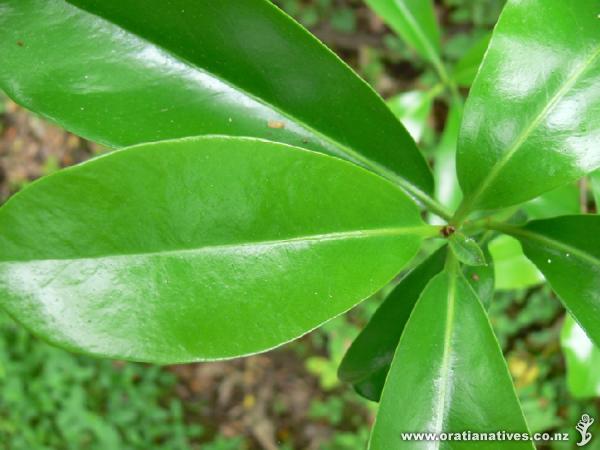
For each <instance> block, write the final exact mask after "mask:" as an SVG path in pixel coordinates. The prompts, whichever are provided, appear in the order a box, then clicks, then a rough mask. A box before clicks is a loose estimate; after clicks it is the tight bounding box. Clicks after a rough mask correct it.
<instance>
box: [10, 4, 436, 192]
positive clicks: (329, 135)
mask: <svg viewBox="0 0 600 450" xmlns="http://www.w3.org/2000/svg"><path fill="white" fill-rule="evenodd" d="M0 60H1V61H2V64H1V65H0V88H2V89H4V90H5V91H6V93H7V94H8V95H9V96H11V97H12V98H13V99H14V100H15V101H17V102H18V103H20V104H22V105H24V106H25V107H27V108H29V109H31V110H33V111H35V112H37V113H39V114H42V115H43V116H45V117H47V118H49V119H52V120H54V121H56V122H57V123H59V124H60V125H62V126H64V127H65V128H67V129H69V130H70V131H73V132H75V133H76V134H79V135H81V136H83V137H85V138H88V139H91V140H93V141H97V142H100V143H102V144H105V145H107V146H110V147H122V146H127V145H133V144H138V143H143V142H150V141H158V140H164V139H172V138H180V137H187V136H197V135H206V134H212V135H214V134H221V135H231V136H252V137H259V138H264V139H268V140H271V141H277V142H283V143H288V144H292V145H296V146H300V147H303V148H308V149H310V150H315V151H319V152H323V153H326V154H329V155H335V156H338V157H341V158H344V159H346V160H349V161H352V162H354V163H356V164H359V165H361V166H363V167H366V168H369V169H370V170H373V171H376V172H378V173H382V174H383V173H384V174H385V175H386V176H387V177H388V178H390V179H393V180H395V181H396V182H397V183H399V184H401V185H402V186H404V188H405V189H407V190H410V191H411V192H412V195H414V196H417V197H423V194H424V193H431V192H432V191H433V182H432V177H431V173H430V171H429V168H428V167H427V164H426V162H425V160H424V158H423V157H422V155H421V154H420V152H419V151H418V149H417V147H416V145H415V143H414V142H413V140H412V139H411V138H410V136H409V135H408V133H407V132H406V130H405V129H404V127H402V125H401V124H400V123H398V121H397V120H396V119H395V117H394V116H393V114H391V113H390V111H389V109H388V108H387V107H386V106H385V103H384V102H383V101H382V100H381V98H379V97H378V96H377V94H376V93H375V92H374V91H373V90H372V89H371V88H370V87H369V86H368V85H367V84H366V83H365V82H364V81H362V80H361V79H360V78H359V77H358V76H357V75H356V74H355V73H353V72H352V71H351V70H350V69H349V68H348V66H347V65H345V64H344V63H343V62H342V61H341V60H340V59H339V58H337V57H336V56H335V55H334V54H333V53H332V52H331V51H329V50H328V49H327V48H325V47H324V46H323V45H322V44H321V43H320V42H318V41H317V40H316V39H315V38H314V37H313V36H311V35H310V34H309V33H308V32H307V31H306V30H304V29H303V28H302V27H300V26H299V25H298V24H297V23H296V22H294V21H293V20H292V19H290V18H289V17H288V16H286V15H285V14H284V13H283V12H281V10H279V9H278V8H277V7H275V6H274V5H273V4H272V3H271V2H270V1H267V0H219V1H218V2H215V1H213V0H196V1H190V0H170V1H168V2H165V1H162V0H122V1H119V2H112V1H108V2H102V1H97V0H69V1H65V0H0Z"/></svg>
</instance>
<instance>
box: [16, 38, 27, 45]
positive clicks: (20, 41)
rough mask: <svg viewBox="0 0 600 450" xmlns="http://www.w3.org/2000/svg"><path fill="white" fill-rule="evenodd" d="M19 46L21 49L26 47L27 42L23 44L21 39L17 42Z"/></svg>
mask: <svg viewBox="0 0 600 450" xmlns="http://www.w3.org/2000/svg"><path fill="white" fill-rule="evenodd" d="M17 45H18V46H19V47H25V42H23V41H22V40H20V39H19V40H18V41H17Z"/></svg>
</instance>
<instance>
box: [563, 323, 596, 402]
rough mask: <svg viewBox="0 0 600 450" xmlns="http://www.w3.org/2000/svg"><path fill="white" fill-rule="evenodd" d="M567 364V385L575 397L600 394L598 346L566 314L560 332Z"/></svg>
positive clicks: (591, 396) (589, 396) (590, 396)
mask: <svg viewBox="0 0 600 450" xmlns="http://www.w3.org/2000/svg"><path fill="white" fill-rule="evenodd" d="M560 344H561V347H562V350H563V353H564V354H565V360H566V364H567V386H568V388H569V391H570V392H571V394H572V395H573V396H574V397H576V398H593V397H598V396H600V348H598V347H597V346H595V345H594V343H593V342H592V341H591V340H590V338H589V337H588V336H587V335H586V334H585V331H583V328H581V327H580V326H579V325H577V322H575V321H574V320H573V318H572V317H571V316H570V315H568V314H567V316H566V317H565V323H564V325H563V328H562V331H561V334H560Z"/></svg>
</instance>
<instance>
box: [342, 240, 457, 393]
mask: <svg viewBox="0 0 600 450" xmlns="http://www.w3.org/2000/svg"><path fill="white" fill-rule="evenodd" d="M445 259H446V248H445V247H444V248H443V249H441V250H438V251H437V252H436V253H434V254H433V255H432V256H430V257H429V258H428V259H427V260H426V261H425V262H423V263H422V264H421V265H420V266H418V267H417V268H416V269H414V270H413V271H412V272H410V273H409V274H408V275H406V276H405V277H404V278H403V279H402V281H401V282H400V284H398V286H396V287H395V288H394V290H393V291H392V292H391V293H390V295H389V296H388V297H387V298H386V299H385V301H384V302H383V304H382V305H381V306H380V307H379V309H378V310H377V311H376V312H375V314H374V315H373V317H372V318H371V320H370V321H369V323H368V324H367V326H366V327H365V328H364V330H362V332H361V333H360V335H359V336H358V337H357V338H356V339H355V340H354V342H353V343H352V345H351V346H350V348H349V349H348V352H347V353H346V355H345V356H344V359H343V361H342V364H341V365H340V369H339V372H338V373H339V377H340V379H341V380H342V381H346V382H349V383H355V384H356V383H359V384H360V383H363V382H366V383H367V384H366V385H363V386H364V388H363V390H364V391H365V393H367V394H369V393H370V392H372V396H371V395H369V397H368V398H369V399H371V400H374V401H378V400H379V395H380V393H381V387H382V386H383V382H384V381H385V376H386V375H387V372H388V370H389V367H390V363H391V362H392V358H393V357H394V352H395V351H396V347H397V346H398V341H399V340H400V335H401V334H402V330H403V329H404V324H405V323H406V321H407V320H408V317H409V316H410V313H411V312H412V310H413V307H414V305H415V303H416V302H417V300H418V299H419V296H420V295H421V293H422V292H423V289H424V288H425V286H426V285H427V283H428V282H429V280H430V279H431V278H432V277H433V276H435V275H437V274H438V273H440V272H441V271H442V270H443V268H444V261H445ZM380 373H381V375H380ZM371 378H375V379H376V380H375V381H371V382H368V380H369V379H371ZM377 381H379V383H377ZM369 385H373V387H369Z"/></svg>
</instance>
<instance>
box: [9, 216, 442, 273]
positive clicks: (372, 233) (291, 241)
mask: <svg viewBox="0 0 600 450" xmlns="http://www.w3.org/2000/svg"><path fill="white" fill-rule="evenodd" d="M431 232H432V227H430V226H429V225H421V226H414V227H396V228H374V229H363V230H350V231H339V232H331V233H321V234H312V235H305V236H296V237H292V238H285V239H273V240H264V241H253V242H240V243H232V244H215V245H205V246H199V247H194V248H181V249H169V250H161V251H148V252H137V253H116V254H110V253H109V254H102V255H91V256H82V257H68V258H40V259H28V260H5V261H0V265H1V264H27V263H31V262H42V261H89V260H96V259H106V258H135V257H152V256H179V255H182V254H184V255H185V254H195V253H209V252H215V251H218V250H225V251H231V250H241V249H250V248H254V247H256V248H261V247H263V248H264V247H277V246H286V245H290V246H293V245H298V244H304V243H309V242H319V243H320V242H329V241H340V240H351V239H367V238H376V237H385V236H389V237H392V236H405V235H415V236H420V237H424V236H427V235H430V234H431Z"/></svg>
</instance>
